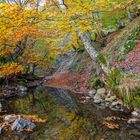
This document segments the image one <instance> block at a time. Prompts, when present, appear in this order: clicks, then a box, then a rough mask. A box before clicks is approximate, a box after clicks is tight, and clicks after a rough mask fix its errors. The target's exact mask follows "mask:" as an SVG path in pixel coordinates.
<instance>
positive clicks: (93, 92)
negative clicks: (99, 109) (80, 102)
mask: <svg viewBox="0 0 140 140" xmlns="http://www.w3.org/2000/svg"><path fill="white" fill-rule="evenodd" d="M88 94H89V97H91V98H94V96H95V94H96V90H95V89H93V90H90V91H89V93H88Z"/></svg>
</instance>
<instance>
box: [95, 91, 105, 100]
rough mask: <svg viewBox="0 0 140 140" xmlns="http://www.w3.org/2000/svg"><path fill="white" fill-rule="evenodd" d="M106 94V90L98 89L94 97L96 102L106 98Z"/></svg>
mask: <svg viewBox="0 0 140 140" xmlns="http://www.w3.org/2000/svg"><path fill="white" fill-rule="evenodd" d="M105 92H106V90H105V88H101V89H98V90H97V93H96V94H95V96H94V100H100V99H102V98H104V96H105Z"/></svg>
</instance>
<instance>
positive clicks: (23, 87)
mask: <svg viewBox="0 0 140 140" xmlns="http://www.w3.org/2000/svg"><path fill="white" fill-rule="evenodd" d="M18 90H19V91H21V92H26V91H27V90H28V89H27V87H25V86H21V85H20V86H18Z"/></svg>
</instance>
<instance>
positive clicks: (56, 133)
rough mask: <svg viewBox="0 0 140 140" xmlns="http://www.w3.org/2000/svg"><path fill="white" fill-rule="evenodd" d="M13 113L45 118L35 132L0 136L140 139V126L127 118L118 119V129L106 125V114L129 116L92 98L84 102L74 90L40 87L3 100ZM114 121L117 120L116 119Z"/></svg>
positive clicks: (3, 139)
mask: <svg viewBox="0 0 140 140" xmlns="http://www.w3.org/2000/svg"><path fill="white" fill-rule="evenodd" d="M2 103H3V104H4V107H5V109H6V110H7V112H8V113H9V114H10V113H11V114H13V113H14V114H30V115H37V116H38V117H40V118H42V119H46V120H47V122H46V123H38V124H37V127H36V129H35V130H34V131H33V132H32V133H25V134H24V133H22V134H19V133H11V132H8V133H4V134H2V135H1V136H0V140H140V132H139V130H137V129H135V128H132V127H130V126H128V125H127V120H126V121H125V120H121V119H120V120H115V123H117V124H119V126H120V128H119V129H110V128H108V127H106V126H103V125H102V124H103V122H104V119H103V118H105V117H108V116H116V117H119V118H125V119H127V117H129V116H128V115H127V114H123V113H119V112H113V111H110V110H109V109H105V108H103V107H99V106H95V105H94V104H93V103H92V102H89V103H87V104H82V103H80V101H79V100H78V98H77V97H75V96H74V95H73V94H71V93H69V92H67V91H64V90H62V89H54V88H45V87H38V88H37V89H34V90H33V91H30V92H29V93H28V94H27V95H20V96H19V97H16V98H14V99H8V100H3V101H2ZM113 123H114V122H113Z"/></svg>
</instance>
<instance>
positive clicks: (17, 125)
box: [11, 116, 36, 131]
mask: <svg viewBox="0 0 140 140" xmlns="http://www.w3.org/2000/svg"><path fill="white" fill-rule="evenodd" d="M35 127H36V125H35V124H34V123H32V122H31V121H29V120H26V119H24V118H22V117H21V116H19V117H18V118H17V119H16V120H15V121H14V123H13V125H12V127H11V129H12V131H21V130H23V129H24V128H26V129H31V130H32V129H34V128H35Z"/></svg>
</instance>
